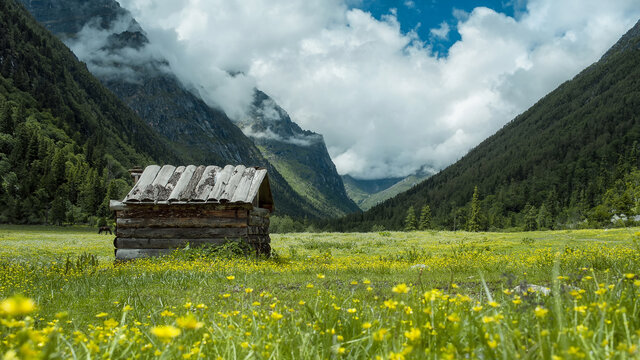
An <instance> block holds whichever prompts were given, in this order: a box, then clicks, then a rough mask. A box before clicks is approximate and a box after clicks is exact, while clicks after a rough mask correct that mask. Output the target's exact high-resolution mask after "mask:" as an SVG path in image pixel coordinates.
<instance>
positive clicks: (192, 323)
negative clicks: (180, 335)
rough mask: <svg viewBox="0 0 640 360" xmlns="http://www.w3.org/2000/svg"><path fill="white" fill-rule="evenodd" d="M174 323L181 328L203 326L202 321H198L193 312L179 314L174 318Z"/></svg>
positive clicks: (194, 328)
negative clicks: (183, 314) (179, 315)
mask: <svg viewBox="0 0 640 360" xmlns="http://www.w3.org/2000/svg"><path fill="white" fill-rule="evenodd" d="M176 324H178V326H180V327H181V328H183V329H191V330H197V329H200V328H201V327H203V326H204V323H203V322H199V321H198V320H197V319H196V317H195V316H193V314H189V315H187V316H181V317H179V318H177V319H176Z"/></svg>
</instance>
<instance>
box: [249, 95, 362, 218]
mask: <svg viewBox="0 0 640 360" xmlns="http://www.w3.org/2000/svg"><path fill="white" fill-rule="evenodd" d="M237 124H238V126H240V128H242V131H243V132H244V133H245V135H247V136H249V137H250V138H251V139H253V141H254V143H255V144H256V145H257V146H258V148H259V149H260V151H261V152H262V154H263V155H264V156H265V157H266V158H267V159H268V160H269V162H270V163H272V164H273V166H275V168H276V169H277V170H278V171H279V172H280V173H281V174H282V175H283V176H284V177H285V178H286V179H287V181H288V182H289V184H290V185H291V187H292V188H293V189H294V191H296V192H297V193H298V194H300V195H301V196H303V197H304V198H305V199H307V200H308V201H309V202H311V203H312V204H313V205H314V206H315V207H316V208H318V209H320V210H321V211H323V212H327V213H330V214H334V216H336V215H345V214H348V213H351V212H355V211H358V210H359V208H358V206H357V205H356V204H355V203H354V202H353V201H352V200H351V199H350V198H349V197H348V196H347V193H346V191H345V187H344V184H343V182H342V178H341V177H340V175H338V172H337V171H336V167H335V165H334V164H333V162H332V161H331V157H330V156H329V152H328V151H327V147H326V145H325V143H324V139H323V138H322V135H320V134H316V133H314V132H312V131H307V130H302V129H301V128H300V126H298V125H297V124H296V123H294V122H293V121H291V118H290V117H289V115H288V114H287V112H286V111H284V109H282V108H281V107H280V106H278V104H276V102H275V101H274V100H273V99H271V98H270V97H269V96H268V95H267V94H265V93H263V92H262V91H259V90H256V92H255V94H254V101H253V104H252V107H251V111H250V113H249V115H248V116H247V117H246V118H244V119H242V120H240V121H238V122H237Z"/></svg>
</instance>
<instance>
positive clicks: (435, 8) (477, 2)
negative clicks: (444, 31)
mask: <svg viewBox="0 0 640 360" xmlns="http://www.w3.org/2000/svg"><path fill="white" fill-rule="evenodd" d="M481 6H482V7H487V8H490V9H493V10H495V11H496V12H500V13H504V14H506V15H508V16H511V17H517V16H518V15H519V14H520V13H521V12H522V11H524V10H525V9H526V1H525V0H457V1H451V0H353V1H351V6H350V7H351V8H359V9H362V10H364V11H367V12H370V13H371V14H372V15H373V16H374V17H375V18H376V19H378V20H381V19H382V17H383V16H385V15H389V14H390V13H391V11H392V9H395V10H394V11H395V12H396V14H397V18H398V22H400V26H401V29H402V31H403V32H404V33H408V32H409V31H412V30H415V31H416V32H417V33H418V35H419V36H420V38H421V39H422V40H423V41H425V42H426V43H428V44H431V45H432V46H433V50H434V52H437V53H439V55H440V56H442V55H446V53H447V50H448V49H449V47H451V45H453V44H454V43H455V42H456V41H458V40H460V34H458V32H457V31H456V26H455V25H456V23H457V22H458V19H457V18H456V16H455V15H454V12H456V10H462V11H464V12H467V13H470V12H471V11H472V10H473V9H474V8H476V7H481ZM443 22H446V23H447V24H448V25H449V27H450V29H451V31H450V32H449V36H448V37H447V38H446V39H442V38H438V37H434V36H433V35H431V29H434V28H439V27H440V26H441V24H442V23H443Z"/></svg>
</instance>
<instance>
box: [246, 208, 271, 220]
mask: <svg viewBox="0 0 640 360" xmlns="http://www.w3.org/2000/svg"><path fill="white" fill-rule="evenodd" d="M270 214H271V212H270V211H269V210H268V209H263V208H258V207H254V208H253V209H251V215H256V216H263V217H267V218H268V217H269V216H270Z"/></svg>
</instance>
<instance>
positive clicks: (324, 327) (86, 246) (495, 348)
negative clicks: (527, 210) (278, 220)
mask: <svg viewBox="0 0 640 360" xmlns="http://www.w3.org/2000/svg"><path fill="white" fill-rule="evenodd" d="M638 231H639V229H636V228H631V229H629V228H627V229H611V230H573V231H545V232H527V233H466V232H437V231H433V232H409V233H404V232H381V233H349V234H335V233H322V234H286V235H272V247H273V248H274V250H275V252H276V255H275V256H274V257H272V258H270V259H256V258H252V257H244V256H238V255H234V254H233V253H232V251H225V250H222V251H219V252H217V253H210V252H202V251H194V250H187V251H180V252H176V253H175V254H173V255H171V256H168V257H164V258H154V259H144V260H138V261H131V262H126V263H114V261H113V258H114V257H113V244H112V241H113V236H108V235H98V234H96V233H95V232H96V230H94V229H89V228H82V227H78V228H75V227H68V228H51V227H35V226H29V227H24V226H2V227H0V357H1V358H3V359H39V358H64V359H68V358H73V359H76V358H80V359H88V358H91V359H119V358H133V359H137V358H140V359H142V358H145V359H146V358H158V359H197V358H206V359H217V358H219V359H342V358H345V359H346V358H358V359H360V358H362V359H638V358H640V276H639V275H638V274H640V242H639V241H640V232H638Z"/></svg>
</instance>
